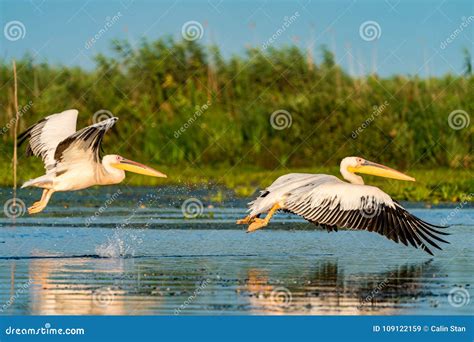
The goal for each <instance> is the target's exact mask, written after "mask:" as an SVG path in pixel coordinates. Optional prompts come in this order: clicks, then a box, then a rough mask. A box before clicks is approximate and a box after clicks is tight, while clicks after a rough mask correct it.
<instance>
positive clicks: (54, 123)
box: [18, 109, 79, 172]
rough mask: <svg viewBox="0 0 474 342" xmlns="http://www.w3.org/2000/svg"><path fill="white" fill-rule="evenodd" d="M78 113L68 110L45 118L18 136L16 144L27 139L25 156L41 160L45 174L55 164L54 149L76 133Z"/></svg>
mask: <svg viewBox="0 0 474 342" xmlns="http://www.w3.org/2000/svg"><path fill="white" fill-rule="evenodd" d="M78 113H79V112H78V111H77V110H75V109H69V110H66V111H64V112H61V113H58V114H52V115H49V116H47V117H45V118H44V119H43V120H41V121H39V122H37V123H36V124H34V125H33V126H31V127H30V128H28V129H27V130H26V131H25V132H23V133H22V134H21V135H20V136H18V142H19V143H18V144H19V145H21V144H22V143H23V142H24V141H25V140H28V139H29V142H28V146H27V148H26V153H27V155H34V156H37V157H40V158H41V159H43V162H44V168H45V169H46V171H47V172H48V171H50V170H51V169H52V168H53V167H54V166H55V164H56V161H55V159H54V153H55V151H56V147H57V146H58V144H59V143H60V142H61V141H63V140H64V139H66V138H67V137H69V136H70V135H71V134H74V132H76V123H77V115H78Z"/></svg>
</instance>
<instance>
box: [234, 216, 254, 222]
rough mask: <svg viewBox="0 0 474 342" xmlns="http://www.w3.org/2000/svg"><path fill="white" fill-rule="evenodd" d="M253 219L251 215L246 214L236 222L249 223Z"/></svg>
mask: <svg viewBox="0 0 474 342" xmlns="http://www.w3.org/2000/svg"><path fill="white" fill-rule="evenodd" d="M253 220H254V218H253V217H252V216H250V215H248V216H246V217H244V218H243V219H241V220H237V222H236V223H237V224H250V223H252V222H253Z"/></svg>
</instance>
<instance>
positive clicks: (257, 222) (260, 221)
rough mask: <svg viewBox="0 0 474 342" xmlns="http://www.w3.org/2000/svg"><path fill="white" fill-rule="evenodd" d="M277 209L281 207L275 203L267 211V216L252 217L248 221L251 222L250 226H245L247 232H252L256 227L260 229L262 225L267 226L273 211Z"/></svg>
mask: <svg viewBox="0 0 474 342" xmlns="http://www.w3.org/2000/svg"><path fill="white" fill-rule="evenodd" d="M278 209H281V207H280V205H279V204H278V203H277V204H274V205H273V207H272V208H271V209H270V211H269V212H268V214H267V216H266V217H265V218H264V219H261V218H258V217H255V218H253V219H252V220H251V222H250V223H251V224H250V226H249V227H248V228H247V233H251V232H254V231H256V230H257V229H260V228H263V227H265V226H267V225H268V222H270V219H271V218H272V216H273V214H275V212H276V211H277V210H278ZM244 220H245V219H244Z"/></svg>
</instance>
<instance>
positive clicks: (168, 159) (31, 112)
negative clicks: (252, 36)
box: [0, 39, 474, 201]
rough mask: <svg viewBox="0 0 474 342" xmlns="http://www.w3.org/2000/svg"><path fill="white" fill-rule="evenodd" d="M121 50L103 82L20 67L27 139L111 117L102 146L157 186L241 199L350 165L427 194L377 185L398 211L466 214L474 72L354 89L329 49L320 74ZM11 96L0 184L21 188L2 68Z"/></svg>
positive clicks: (107, 61) (266, 54)
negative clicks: (445, 209)
mask: <svg viewBox="0 0 474 342" xmlns="http://www.w3.org/2000/svg"><path fill="white" fill-rule="evenodd" d="M113 50H114V57H105V56H102V55H99V56H97V57H96V62H97V66H96V68H95V69H94V70H92V71H86V70H82V69H80V68H74V67H64V66H53V65H49V64H46V63H35V62H34V60H33V59H32V58H30V57H28V56H26V57H25V58H23V59H22V60H20V61H17V66H18V67H17V68H18V78H19V104H20V108H22V107H23V108H24V110H23V111H22V110H20V112H21V114H22V119H21V122H20V129H21V130H23V129H25V128H26V127H27V126H29V125H30V124H32V123H34V122H35V121H37V120H39V119H41V118H42V117H44V116H46V115H49V114H52V113H55V112H60V111H62V110H65V109H69V108H77V109H78V110H79V111H80V112H81V113H82V114H81V115H80V117H79V126H82V125H87V124H91V123H92V115H93V114H94V112H96V111H98V110H100V109H105V110H108V111H110V112H112V113H113V114H114V115H115V116H118V117H119V118H120V119H121V120H120V121H119V122H118V124H117V127H116V128H115V129H114V130H112V131H111V132H110V133H109V134H108V135H107V137H106V139H105V141H104V150H105V152H106V153H119V154H122V155H124V156H128V157H130V158H133V159H135V160H140V161H142V162H147V163H150V164H151V165H154V166H156V167H157V168H158V169H159V170H163V171H164V172H167V173H168V174H169V175H170V178H168V179H167V180H166V181H165V182H164V181H163V180H161V181H157V182H160V184H168V183H170V182H171V183H180V182H181V183H185V184H202V183H207V182H213V183H219V184H225V185H227V186H229V187H231V188H233V189H235V191H236V193H237V194H239V195H242V196H244V195H248V194H250V193H251V192H253V191H254V190H255V189H256V188H260V187H262V186H265V185H268V184H270V183H271V181H272V180H273V179H274V178H275V177H277V176H278V175H281V174H283V173H287V172H289V171H296V170H297V171H306V172H308V171H309V172H328V173H332V174H336V175H337V174H338V165H339V162H340V160H341V159H342V158H343V157H345V156H348V155H358V156H362V157H364V158H367V159H369V160H373V161H377V162H380V163H384V164H387V165H390V166H392V167H395V168H398V169H400V170H405V171H407V173H409V174H411V175H413V176H415V177H416V178H417V179H418V180H419V182H417V183H410V184H408V183H405V182H395V181H393V182H392V181H383V180H379V179H375V178H370V179H369V178H368V179H369V180H370V182H371V183H372V184H375V185H380V186H382V187H383V188H384V189H385V190H387V191H389V192H390V193H391V194H393V195H394V196H395V197H396V198H399V199H409V200H428V201H455V200H459V199H460V197H461V196H462V195H463V194H468V193H471V192H472V190H473V189H474V186H473V185H474V184H473V177H472V170H473V165H474V159H473V153H472V151H473V146H474V139H473V137H474V134H473V133H474V125H473V124H472V123H471V124H470V125H469V124H467V125H464V124H463V123H462V122H461V125H462V126H463V128H461V129H453V128H452V127H451V126H453V123H452V122H451V126H450V125H449V122H448V117H449V114H450V113H452V112H453V111H455V110H462V111H464V112H466V113H468V115H469V114H471V115H472V113H473V112H474V91H473V90H474V77H473V76H472V75H471V72H472V68H471V67H470V65H471V64H469V65H467V64H466V75H465V76H463V77H461V76H453V75H446V76H443V77H439V78H429V79H421V78H419V77H417V76H401V75H399V76H394V77H390V78H381V77H379V76H377V75H370V76H367V77H363V78H354V77H351V76H350V75H348V74H347V73H346V72H345V71H343V70H342V69H341V68H340V67H339V66H338V65H337V64H335V58H334V56H333V54H332V53H331V52H329V51H328V50H327V49H325V48H324V47H323V48H322V54H321V56H322V60H321V62H317V63H315V62H313V61H312V60H311V59H309V58H308V55H307V54H306V52H305V51H302V50H300V49H299V48H297V47H284V48H279V49H275V48H268V49H267V50H265V51H262V50H260V49H255V48H249V49H248V50H247V52H246V55H245V56H234V57H232V58H229V59H224V58H223V57H222V56H221V54H220V52H219V50H218V49H217V48H216V47H210V48H207V47H203V46H201V45H199V44H196V43H195V42H187V41H185V42H176V41H173V40H172V39H162V40H158V41H155V42H149V41H143V42H142V43H141V44H140V45H139V46H138V47H136V48H135V49H133V48H132V46H131V45H130V44H129V43H127V42H126V41H115V42H114V43H113ZM464 54H465V55H469V52H468V51H465V52H464ZM460 59H461V54H460ZM468 60H470V58H468ZM460 62H462V61H460ZM465 63H466V62H465ZM0 85H1V89H2V92H0V103H2V105H3V107H4V110H3V111H2V112H1V113H0V125H1V126H2V127H3V128H4V129H3V130H1V131H0V132H1V137H0V139H1V140H2V145H1V146H2V147H1V153H0V159H1V161H2V163H1V165H2V174H3V175H4V176H3V177H2V179H1V180H0V183H1V184H2V185H10V184H11V177H10V176H9V175H10V173H11V171H10V166H11V162H10V160H11V155H12V152H11V151H12V146H13V141H12V136H13V134H12V130H11V129H8V127H9V125H10V124H11V122H12V118H13V116H14V110H13V91H12V89H13V78H12V68H11V63H10V61H0ZM29 103H30V104H31V105H29ZM278 110H280V111H281V110H284V111H286V112H288V113H289V115H290V116H291V126H290V127H288V128H286V129H282V130H277V129H275V128H273V127H272V125H271V122H270V121H271V115H272V113H274V112H275V111H278ZM283 113H284V112H283ZM284 115H287V114H284ZM467 118H469V116H468V117H467ZM280 119H281V118H280ZM278 123H279V121H277V124H278ZM280 123H281V122H280ZM454 124H456V123H454ZM457 124H458V126H459V123H457ZM19 162H20V165H21V167H20V168H19V178H20V179H27V178H31V177H34V176H36V175H39V174H41V172H42V169H41V163H38V162H33V161H31V160H27V159H26V158H25V157H24V156H21V155H20V161H19ZM130 182H131V184H140V182H147V183H146V184H152V183H149V182H155V180H151V179H149V178H146V179H145V178H139V177H132V178H131V179H130Z"/></svg>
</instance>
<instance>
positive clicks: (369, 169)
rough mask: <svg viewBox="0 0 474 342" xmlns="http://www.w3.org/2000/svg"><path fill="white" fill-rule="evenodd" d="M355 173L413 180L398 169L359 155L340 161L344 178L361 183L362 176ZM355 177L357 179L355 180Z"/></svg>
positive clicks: (413, 179)
mask: <svg viewBox="0 0 474 342" xmlns="http://www.w3.org/2000/svg"><path fill="white" fill-rule="evenodd" d="M355 173H364V174H367V175H373V176H379V177H385V178H392V179H398V180H406V181H412V182H414V181H415V178H413V177H410V176H408V175H406V174H404V173H401V172H400V171H397V170H394V169H392V168H390V167H388V166H385V165H381V164H377V163H374V162H371V161H368V160H365V159H364V158H360V157H346V158H344V159H343V160H342V161H341V174H342V175H343V176H344V178H345V179H347V180H349V181H350V182H352V183H358V184H364V183H363V181H362V183H361V180H362V178H361V177H359V176H356V175H354V174H355ZM356 179H357V180H356Z"/></svg>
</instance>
